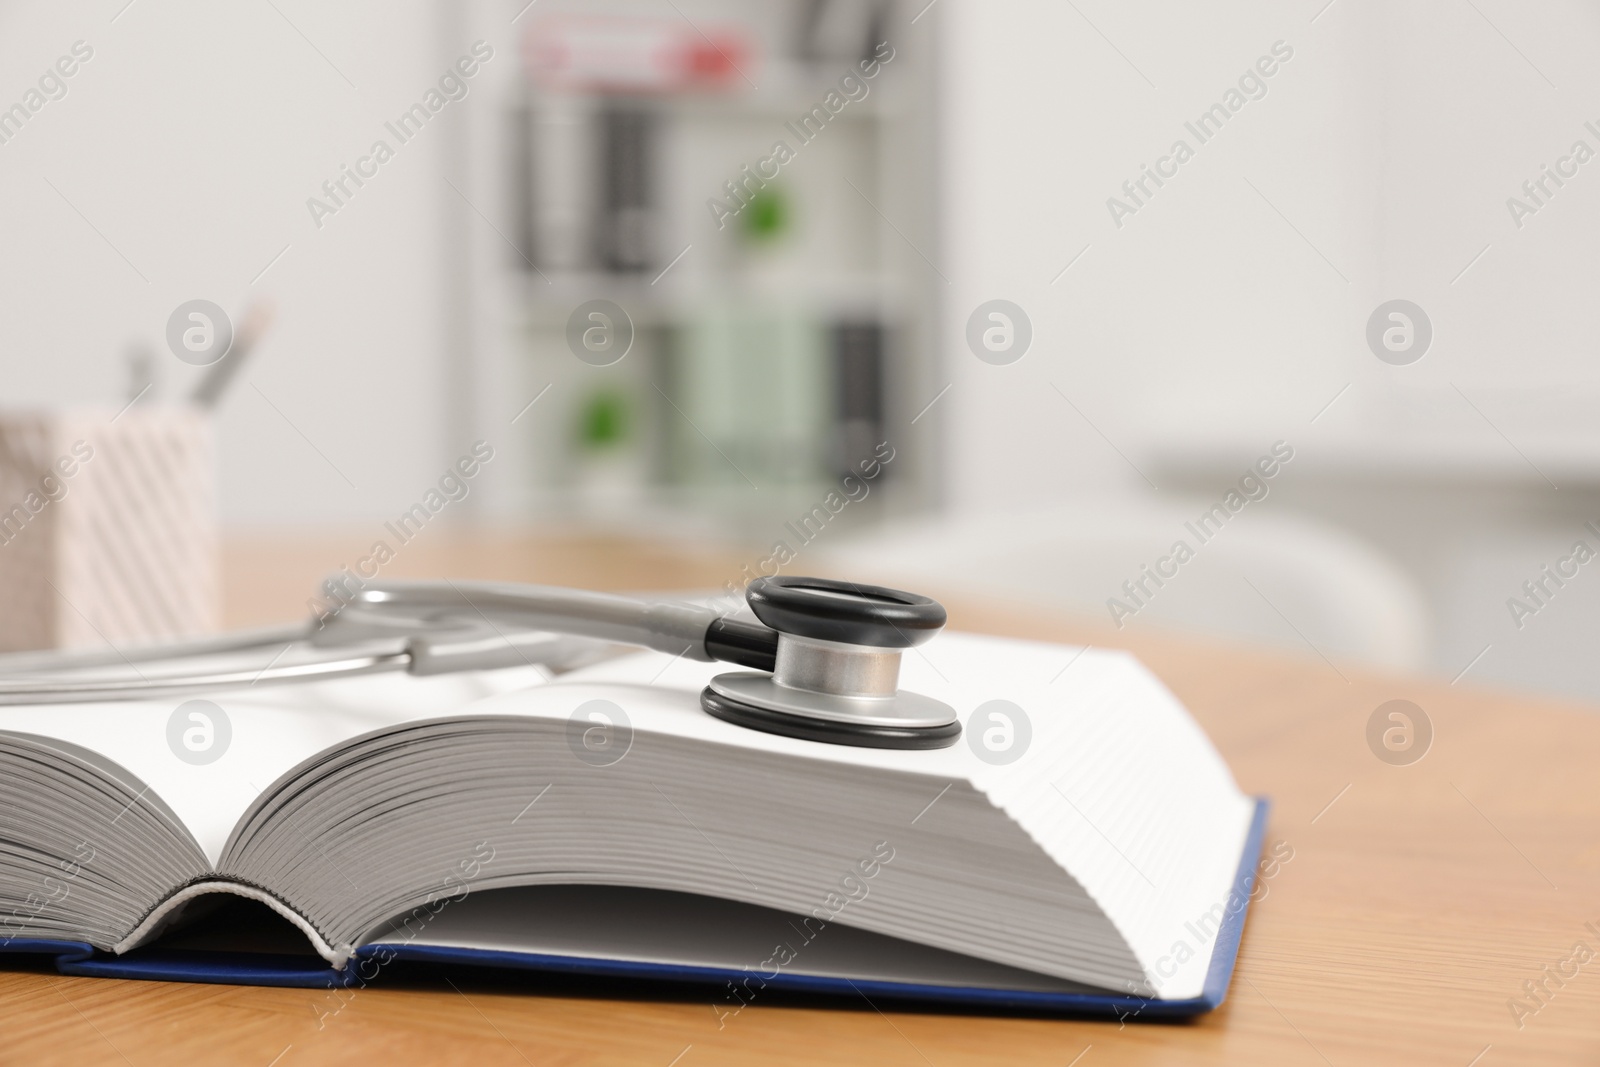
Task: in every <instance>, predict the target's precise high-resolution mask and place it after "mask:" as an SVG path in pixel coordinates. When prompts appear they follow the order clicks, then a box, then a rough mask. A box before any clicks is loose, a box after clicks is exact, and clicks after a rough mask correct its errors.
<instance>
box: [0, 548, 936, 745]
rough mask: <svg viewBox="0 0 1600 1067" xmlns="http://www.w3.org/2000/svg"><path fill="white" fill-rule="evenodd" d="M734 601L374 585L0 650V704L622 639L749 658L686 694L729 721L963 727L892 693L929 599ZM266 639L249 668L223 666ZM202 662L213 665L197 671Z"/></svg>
mask: <svg viewBox="0 0 1600 1067" xmlns="http://www.w3.org/2000/svg"><path fill="white" fill-rule="evenodd" d="M745 598H746V600H747V602H748V603H749V605H750V609H751V611H753V612H754V613H755V616H756V618H757V619H759V620H760V624H758V623H751V622H745V621H743V620H740V619H732V618H727V617H725V616H723V615H722V614H720V613H719V612H717V611H716V610H715V609H714V608H711V607H707V606H704V605H700V604H692V603H679V602H653V601H647V600H638V599H634V598H631V597H623V596H615V595H612V594H608V593H594V592H588V591H585V590H578V589H560V588H553V587H548V586H537V585H511V584H500V583H488V582H452V581H416V582H376V583H371V584H368V585H366V586H364V587H363V588H361V589H360V590H358V591H356V592H355V593H354V594H353V595H352V596H351V597H350V599H349V600H348V601H347V602H346V604H345V606H344V608H343V609H342V610H340V611H338V612H337V613H336V614H334V615H332V616H331V617H330V618H328V619H327V620H324V621H322V622H320V623H319V622H312V623H309V624H307V625H303V626H295V627H280V628H277V629H272V630H259V631H254V632H250V633H244V634H238V635H232V636H228V637H222V638H215V639H209V640H201V641H189V642H183V643H177V644H168V645H161V646H153V647H150V648H145V649H139V650H132V651H126V652H115V653H101V652H97V653H91V654H63V653H41V654H22V655H17V656H6V657H0V704H61V703H84V702H93V701H107V700H147V699H153V698H158V697H164V696H177V695H182V694H187V693H193V692H196V691H201V690H212V689H227V688H232V687H244V686H251V685H263V684H282V683H290V682H310V681H318V680H324V679H332V678H342V677H349V676H353V675H361V674H373V673H378V672H383V671H402V670H403V671H407V672H409V673H411V674H414V675H432V674H445V673H449V672H452V671H464V670H485V669H492V668H500V667H515V666H521V665H525V664H526V665H533V664H542V665H545V666H561V665H566V666H571V665H576V664H577V663H581V662H583V661H584V660H585V659H591V660H592V659H593V658H595V651H596V648H597V647H603V645H605V644H620V645H637V646H642V647H644V648H650V649H655V650H656V651H658V652H667V653H672V654H673V655H675V656H681V657H682V658H684V659H692V660H700V661H703V662H712V661H720V662H724V663H733V664H737V665H738V666H741V667H748V668H751V669H750V670H747V671H733V672H730V673H727V674H719V675H717V676H716V677H714V678H713V679H712V680H711V684H710V685H708V686H706V687H705V689H703V690H702V691H701V693H700V706H701V707H702V708H703V709H704V710H705V711H706V712H708V713H709V714H711V715H714V716H716V717H717V718H719V719H722V720H724V721H726V722H730V723H734V724H736V725H739V726H747V727H750V728H752V729H756V730H763V731H766V732H767V733H773V734H782V735H784V736H786V737H797V738H802V739H804V740H808V741H822V742H827V743H829V744H840V745H863V746H867V747H871V748H914V749H926V748H944V747H946V746H948V745H951V744H954V743H955V741H956V738H958V737H960V736H961V724H960V723H959V722H957V721H956V713H955V710H954V709H953V708H951V707H950V706H949V705H948V704H945V703H943V702H941V701H938V700H935V699H933V698H932V697H927V696H923V695H921V694H918V693H908V692H903V691H901V690H900V689H899V680H900V655H901V653H902V652H903V651H904V650H906V649H908V648H913V647H915V646H917V645H920V644H922V643H923V642H924V641H927V640H928V639H930V638H932V637H933V636H934V635H935V634H937V633H938V632H939V631H940V630H941V629H943V627H944V624H945V610H944V608H943V607H941V606H940V605H939V604H938V603H937V602H936V601H933V600H930V599H929V598H928V597H925V596H919V595H917V594H915V593H904V592H901V591H900V590H897V589H886V588H884V587H882V586H876V585H859V584H857V583H854V582H840V581H833V580H830V579H826V578H799V577H784V576H777V577H769V578H757V579H756V580H755V581H753V582H751V583H750V585H749V586H748V587H747V588H746V591H745ZM762 624H764V625H762ZM502 625H504V626H506V627H509V628H510V632H507V631H506V630H503V629H501V627H502ZM574 638H576V639H580V640H578V641H574V640H573V639H574ZM273 650H276V652H277V654H276V655H274V656H273V657H272V659H271V660H270V661H268V662H267V663H266V664H265V665H264V666H261V667H260V668H254V667H249V668H247V667H241V666H240V665H239V664H238V662H237V660H238V657H239V656H240V654H242V653H252V652H254V653H258V654H265V653H267V652H270V651H273ZM230 658H231V659H232V660H233V661H234V662H232V663H228V662H226V661H227V660H229V659H230ZM208 659H218V660H222V661H224V662H221V663H219V664H217V665H215V666H213V667H208V666H207V665H206V662H205V661H206V660H208ZM141 665H142V667H143V668H144V669H141ZM174 668H176V669H174ZM130 670H131V671H132V672H133V675H134V676H132V677H130V676H129V673H128V672H129V671H130ZM7 675H9V676H10V677H6V676H7Z"/></svg>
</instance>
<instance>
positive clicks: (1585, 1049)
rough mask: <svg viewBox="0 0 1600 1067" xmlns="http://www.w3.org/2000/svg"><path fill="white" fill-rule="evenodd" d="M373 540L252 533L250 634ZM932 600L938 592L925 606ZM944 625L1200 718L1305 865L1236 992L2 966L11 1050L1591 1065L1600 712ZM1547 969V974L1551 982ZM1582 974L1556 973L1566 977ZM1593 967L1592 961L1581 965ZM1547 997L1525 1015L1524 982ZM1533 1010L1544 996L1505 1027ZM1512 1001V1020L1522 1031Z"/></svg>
mask: <svg viewBox="0 0 1600 1067" xmlns="http://www.w3.org/2000/svg"><path fill="white" fill-rule="evenodd" d="M367 540H368V539H367V538H364V537H363V536H361V535H360V534H359V533H355V534H352V535H350V536H348V537H339V536H321V535H319V536H316V537H312V536H306V537H299V538H296V537H289V536H272V537H260V538H255V539H251V540H236V541H235V542H233V543H232V544H231V545H230V548H229V555H228V564H227V568H226V574H227V582H228V598H229V599H228V611H227V613H228V618H229V622H230V624H232V625H245V624H260V623H265V622H271V621H281V620H284V619H288V618H293V617H296V616H298V615H300V614H302V613H303V612H304V610H305V607H304V605H305V599H306V597H307V596H308V595H309V593H310V591H311V587H312V585H313V584H314V582H315V580H316V579H317V578H318V577H320V576H321V575H323V574H325V573H327V572H329V571H331V570H334V569H336V568H337V567H338V566H339V565H340V564H341V563H345V562H351V561H353V560H354V559H355V558H356V557H357V556H359V555H360V554H361V552H362V551H363V550H364V548H365V546H366V542H367ZM744 562H746V561H745V560H743V559H741V558H740V557H739V556H738V555H737V554H736V553H733V552H721V551H718V550H716V549H714V548H696V549H694V550H693V551H690V550H686V549H684V548H683V547H682V546H671V545H667V544H664V543H653V544H652V543H640V542H638V541H632V540H627V539H623V538H609V539H608V538H598V539H597V538H594V537H588V536H578V535H570V536H555V535H544V536H533V535H518V534H504V535H477V536H470V537H469V536H465V535H454V536H437V537H432V539H431V540H429V541H428V542H427V544H425V545H424V544H422V543H420V542H419V544H418V545H417V546H416V547H415V549H414V550H413V551H408V552H403V553H401V554H400V557H399V558H398V559H396V561H395V562H394V564H393V565H391V567H390V568H388V569H386V571H385V573H386V575H388V576H394V577H400V576H424V575H436V576H438V575H446V574H448V575H450V576H452V577H482V578H489V577H493V578H501V579H507V580H532V581H545V582H553V583H560V584H568V585H583V586H591V587H597V588H610V589H628V588H634V589H644V588H676V589H686V588H692V587H696V586H699V587H706V586H720V585H721V584H722V583H723V582H724V581H725V580H727V579H729V578H732V577H734V576H736V575H737V573H738V569H739V567H740V566H741V565H742V564H743V563H744ZM926 591H927V592H930V593H934V594H937V593H938V591H937V590H926ZM948 606H949V607H950V608H951V615H952V626H953V627H956V628H961V629H970V630H981V631H986V632H992V633H1001V634H1010V635H1017V636H1028V637H1034V638H1044V639H1050V640H1059V641H1063V642H1080V643H1081V642H1087V643H1093V644H1096V645H1099V646H1121V647H1126V648H1130V649H1133V650H1134V651H1136V652H1137V653H1138V654H1139V655H1140V656H1141V657H1142V658H1143V659H1144V661H1145V662H1146V663H1148V664H1149V665H1150V666H1151V667H1152V668H1153V669H1154V670H1155V671H1156V672H1157V673H1158V674H1159V675H1160V676H1161V677H1162V678H1163V679H1164V680H1165V681H1166V682H1167V684H1168V685H1169V686H1170V687H1171V688H1172V689H1173V690H1174V691H1175V692H1176V693H1177V694H1178V696H1179V697H1180V698H1181V699H1182V700H1183V701H1184V702H1185V703H1186V704H1187V705H1188V706H1189V707H1190V708H1191V709H1192V710H1193V712H1194V714H1195V715H1196V716H1197V717H1198V718H1199V720H1200V722H1201V723H1202V725H1203V726H1204V727H1205V729H1206V730H1207V731H1208V732H1209V733H1210V735H1211V737H1212V738H1213V740H1214V741H1215V742H1216V744H1217V746H1218V747H1219V748H1220V749H1221V751H1222V753H1223V755H1224V756H1225V757H1226V758H1227V760H1228V762H1229V764H1230V765H1231V766H1232V768H1233V771H1234V774H1235V775H1236V776H1237V778H1238V780H1239V783H1240V785H1241V786H1242V787H1243V788H1244V789H1245V790H1246V791H1248V792H1251V793H1263V794H1266V795H1268V796H1270V797H1271V798H1272V800H1273V804H1274V808H1273V815H1272V821H1271V826H1270V828H1269V831H1268V841H1269V843H1270V842H1277V841H1282V842H1286V843H1287V845H1288V846H1289V847H1291V848H1292V849H1293V858H1292V859H1291V860H1289V861H1288V862H1287V863H1285V864H1284V865H1282V867H1281V868H1280V869H1279V870H1278V872H1277V873H1276V875H1275V877H1273V878H1272V879H1271V880H1270V881H1269V882H1268V883H1267V893H1266V896H1265V897H1264V898H1262V899H1260V900H1259V901H1258V902H1257V903H1256V904H1254V905H1253V906H1252V908H1251V911H1250V917H1249V922H1248V924H1247V926H1246V929H1245V933H1244V943H1243V946H1242V950H1241V953H1240V957H1239V965H1238V970H1237V972H1236V974H1235V977H1234V982H1233V986H1232V989H1231V990H1230V993H1229V997H1228V1000H1227V1002H1226V1003H1225V1004H1224V1005H1223V1006H1222V1007H1221V1008H1220V1009H1219V1010H1217V1011H1216V1012H1213V1013H1212V1014H1210V1015H1207V1016H1205V1017H1203V1018H1201V1019H1199V1020H1197V1021H1194V1022H1191V1023H1181V1024H1141V1023H1136V1022H1130V1023H1128V1024H1126V1025H1119V1024H1118V1023H1115V1022H1086V1021H1073V1020H1066V1021H1063V1020H1054V1019H1040V1018H1003V1017H1002V1018H996V1017H987V1016H982V1015H962V1014H937V1013H921V1012H903V1011H894V1010H888V1009H887V1008H885V1010H882V1011H880V1010H878V1007H876V1006H874V1005H872V1004H870V1003H867V1002H866V1001H864V1000H863V1001H862V1002H860V1003H858V1004H853V1005H850V1006H847V1007H817V1006H815V1005H809V1004H802V1005H790V1004H785V1005H767V1004H762V1003H759V1002H757V1003H755V1004H753V1005H751V1006H750V1007H748V1008H746V1009H745V1010H744V1011H743V1012H741V1013H740V1014H739V1015H738V1016H737V1017H734V1018H730V1019H727V1020H725V1021H724V1025H722V1026H720V1027H719V1025H718V1019H717V1016H716V1014H715V1013H714V1012H713V1011H712V1010H711V1007H710V1005H709V1003H707V1002H706V999H705V998H699V999H697V998H695V997H692V996H689V997H686V996H681V995H680V996H678V997H677V998H668V997H657V998H654V999H652V998H650V997H647V996H641V995H639V994H638V992H637V991H634V992H632V993H631V994H630V995H629V996H628V997H626V998H624V999H611V998H610V997H614V996H615V993H614V991H608V990H607V988H605V987H599V988H595V987H587V988H583V989H572V988H568V987H566V986H564V985H563V984H562V983H560V982H554V981H546V982H533V983H528V984H515V985H511V986H508V985H506V984H503V983H501V984H496V983H492V982H485V981H483V980H480V979H458V980H456V981H455V983H454V984H453V985H451V984H448V983H445V982H442V981H441V982H435V983H431V984H429V983H422V984H408V985H406V986H405V987H404V988H384V987H383V985H382V984H381V983H380V984H378V985H375V986H373V987H370V988H366V989H362V990H358V991H354V992H352V993H346V994H345V998H344V999H343V1000H342V1001H341V1002H339V1003H338V1005H337V1010H336V1011H330V1010H329V1003H328V1001H327V998H328V997H329V996H331V994H329V993H326V992H319V991H313V990H301V989H263V988H243V987H233V986H211V985H179V984H168V983H157V982H121V981H107V980H93V979H68V978H61V977H59V976H56V975H55V974H54V973H53V972H50V971H48V970H47V969H37V970H34V971H17V970H10V971H6V972H0V1012H3V1016H0V1017H3V1019H4V1025H3V1039H0V1063H53V1062H59V1063H69V1062H70V1063H73V1064H98V1063H107V1064H137V1065H141V1067H142V1065H144V1064H150V1065H168V1064H187V1063H228V1064H246V1065H252V1067H256V1065H258V1067H267V1065H269V1064H274V1065H277V1067H300V1065H306V1064H336V1063H337V1064H351V1063H428V1064H458V1063H459V1064H468V1063H470V1064H540V1065H543V1064H643V1065H647V1067H674V1065H675V1067H706V1065H712V1064H754V1063H764V1064H812V1063H830V1064H851V1063H863V1064H867V1063H870V1064H882V1065H894V1064H905V1065H910V1067H957V1065H964V1064H992V1063H1002V1062H1003V1063H1016V1064H1039V1065H1053V1067H1068V1065H1069V1064H1075V1065H1077V1067H1110V1065H1114V1064H1182V1065H1202V1064H1234V1065H1239V1064H1272V1065H1296V1064H1306V1065H1310V1067H1315V1065H1319V1064H1332V1065H1338V1067H1343V1065H1345V1064H1357V1063H1361V1064H1371V1063H1406V1064H1442V1065H1452V1067H1468V1065H1469V1064H1472V1065H1474V1067H1498V1065H1501V1064H1513V1063H1514V1064H1576V1063H1597V1062H1600V956H1597V957H1596V958H1594V959H1593V960H1591V961H1589V962H1587V963H1584V964H1581V965H1580V964H1578V963H1577V961H1576V960H1572V962H1566V963H1563V961H1567V960H1571V959H1572V957H1573V952H1574V947H1575V945H1576V944H1577V943H1579V942H1584V943H1585V945H1586V946H1587V948H1588V949H1592V950H1595V951H1596V952H1600V936H1597V934H1596V933H1595V932H1594V931H1593V930H1590V929H1588V928H1586V926H1585V924H1586V923H1589V922H1593V923H1594V924H1595V930H1600V789H1597V788H1596V764H1597V761H1600V717H1597V716H1596V715H1595V714H1594V713H1593V712H1592V711H1591V710H1590V709H1588V708H1584V707H1581V706H1576V705H1570V704H1563V703H1561V702H1559V701H1556V700H1553V699H1549V698H1544V697H1533V696H1523V695H1518V694H1515V693H1507V692H1491V691H1485V690H1479V689H1474V688H1472V687H1471V686H1469V685H1468V684H1467V683H1466V682H1462V683H1460V684H1458V685H1454V686H1452V685H1449V684H1447V683H1446V682H1445V681H1443V680H1438V679H1421V678H1405V677H1384V676H1380V675H1377V674H1374V673H1371V672H1366V671H1361V670H1358V669H1352V668H1351V667H1349V666H1347V665H1344V664H1338V665H1333V664H1329V663H1327V662H1325V661H1324V660H1322V659H1320V658H1319V657H1318V656H1317V655H1315V654H1314V652H1312V651H1311V650H1309V649H1308V650H1307V652H1306V655H1305V656H1304V657H1293V656H1289V655H1283V654H1278V653H1264V652H1261V651H1257V650H1252V649H1248V648H1242V647H1230V646H1225V645H1220V644H1206V643H1203V642H1200V641H1197V640H1193V639H1188V638H1181V637H1176V636H1172V635H1163V634H1159V633H1155V632H1152V631H1149V630H1146V629H1141V628H1139V627H1136V626H1130V627H1129V628H1128V629H1126V630H1124V631H1122V632H1120V633H1117V632H1113V631H1110V630H1109V629H1107V628H1103V627H1100V626H1097V625H1095V624H1093V623H1091V622H1087V621H1085V620H1081V619H1071V618H1064V617H1058V616H1051V615H1046V614H1042V613H1040V612H1038V611H1037V610H1029V609H1022V608H1015V607H1008V606H1006V605H1002V604H995V603H968V602H955V603H950V604H949V605H948ZM1392 699H1405V700H1410V701H1413V702H1415V703H1416V704H1417V705H1418V706H1419V707H1421V708H1422V709H1423V711H1424V712H1425V714H1426V716H1427V718H1428V719H1429V721H1430V722H1431V724H1432V729H1433V740H1432V744H1431V748H1430V749H1429V751H1428V752H1427V754H1426V756H1425V757H1424V758H1422V759H1421V760H1420V761H1418V762H1415V763H1412V764H1410V765H1406V766H1396V765H1391V764H1388V763H1385V762H1383V761H1382V760H1380V759H1379V758H1378V757H1377V756H1376V755H1375V754H1374V752H1373V751H1372V749H1371V748H1369V745H1368V741H1367V723H1368V719H1369V718H1370V717H1371V716H1372V714H1373V712H1374V710H1375V709H1376V708H1377V707H1378V705H1380V704H1381V703H1383V702H1385V701H1388V700H1392ZM1547 967H1548V968H1550V970H1546V969H1545V968H1547ZM1562 967H1565V969H1566V975H1567V976H1566V977H1551V976H1552V975H1555V974H1556V973H1557V971H1558V970H1559V969H1560V968H1562ZM1574 967H1577V973H1576V974H1575V975H1574V974H1573V968H1574ZM1540 981H1542V982H1543V983H1544V985H1543V988H1542V989H1540V988H1539V987H1538V986H1534V987H1533V988H1535V989H1536V990H1537V991H1538V999H1537V1000H1534V999H1530V997H1529V994H1528V992H1527V988H1528V987H1527V986H1525V983H1527V982H1540ZM1513 998H1519V999H1520V1000H1521V1002H1522V1004H1523V1006H1524V1010H1523V1011H1522V1012H1521V1013H1514V1012H1513V1009H1512V1004H1513ZM1517 1014H1520V1018H1518V1017H1517Z"/></svg>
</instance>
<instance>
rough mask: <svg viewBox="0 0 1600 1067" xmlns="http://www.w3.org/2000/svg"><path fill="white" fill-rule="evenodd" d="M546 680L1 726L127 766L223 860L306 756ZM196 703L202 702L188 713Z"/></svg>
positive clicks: (490, 675) (363, 681) (337, 692)
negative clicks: (248, 820) (248, 819)
mask: <svg viewBox="0 0 1600 1067" xmlns="http://www.w3.org/2000/svg"><path fill="white" fill-rule="evenodd" d="M547 679H548V675H547V674H546V672H545V671H544V670H543V669H542V668H538V667H519V668H514V669H509V670H501V671H486V672H474V673H461V674H448V675H436V676H433V677H427V678H418V677H415V676H412V675H409V674H404V673H401V672H395V673H392V674H371V675H365V676H361V677H352V678H345V679H341V680H338V681H326V682H316V683H311V684H303V685H274V686H265V685H263V686H259V687H254V688H245V689H233V690H226V691H220V692H214V693H208V694H205V695H204V696H201V697H194V698H190V697H167V698H163V699H161V700H149V701H117V702H109V703H101V704H52V705H30V706H19V707H4V708H0V729H3V730H14V731H17V732H20V733H30V734H41V735H43V736H46V737H55V738H59V739H61V740H63V741H70V742H72V743H74V744H77V745H81V746H83V747H84V748H87V749H90V750H92V751H94V752H98V753H99V754H101V755H102V756H104V757H105V758H107V759H109V760H111V761H112V762H114V763H117V764H119V765H121V766H122V767H124V768H126V769H127V770H128V771H129V772H131V773H132V774H134V775H135V776H136V777H138V778H139V779H140V780H142V781H143V782H144V783H145V784H146V785H147V786H149V787H150V791H151V792H153V793H154V794H156V795H157V796H159V797H160V798H161V799H162V800H163V801H165V802H166V804H167V805H168V806H169V807H170V808H171V809H172V811H173V812H174V813H175V814H176V815H177V816H178V818H179V819H180V820H181V821H182V822H183V824H184V825H185V826H186V827H188V829H189V832H190V833H191V834H193V835H194V838H195V840H196V842H198V843H199V845H200V848H201V849H202V850H203V851H204V852H205V854H206V858H207V859H208V860H209V861H210V862H211V863H212V864H215V863H216V862H217V859H218V857H219V856H220V855H221V853H222V847H223V845H224V844H226V843H227V840H228V835H229V834H230V833H231V832H232V831H233V827H234V824H235V823H236V822H238V820H239V818H240V816H242V815H243V814H244V811H245V809H246V808H247V807H248V806H249V805H250V802H251V801H253V800H255V798H256V797H257V795H259V794H260V793H261V791H262V790H264V789H266V788H267V786H269V785H270V784H271V783H272V782H273V781H274V780H275V779H276V778H278V777H279V776H280V775H282V774H283V773H284V772H286V771H288V770H290V769H291V768H293V767H294V766H295V765H296V764H298V763H300V762H301V761H302V760H305V759H308V758H310V757H311V756H314V755H316V754H317V753H318V752H321V751H322V750H324V749H326V748H329V747H330V746H332V745H335V744H338V743H339V742H340V741H345V740H348V739H349V738H352V737H355V736H357V735H359V734H363V733H367V732H369V731H371V730H376V729H381V728H383V727H386V726H391V725H394V724H396V723H401V722H407V721H410V720H412V719H421V718H433V717H437V716H440V715H449V714H451V713H452V712H454V711H457V710H459V709H461V708H463V707H465V706H466V705H468V704H471V703H473V702H474V701H477V700H480V699H482V698H483V697H487V696H493V695H495V694H498V693H506V692H512V691H515V690H517V689H525V688H527V687H529V686H534V685H543V684H544V683H545V681H546V680H547ZM191 700H201V701H204V702H205V703H204V704H200V705H192V706H188V707H186V705H190V701H191ZM215 709H220V712H221V714H220V716H219V715H218V714H217V713H216V710H215ZM194 713H198V714H200V715H202V716H204V719H193V718H191V717H190V716H191V714H194ZM175 720H176V724H177V725H176V727H174V725H173V724H174V721H175Z"/></svg>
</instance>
